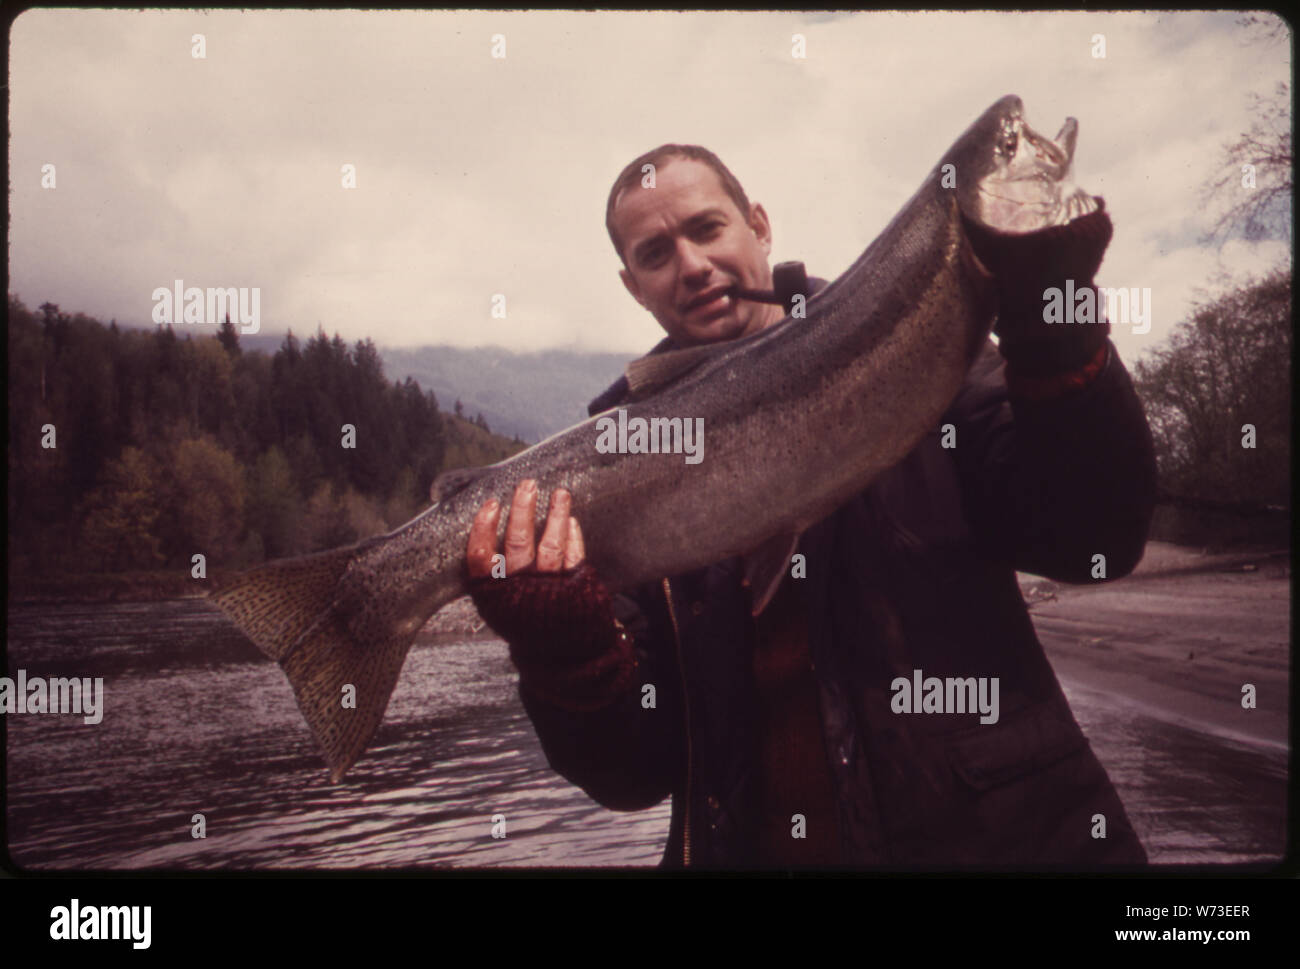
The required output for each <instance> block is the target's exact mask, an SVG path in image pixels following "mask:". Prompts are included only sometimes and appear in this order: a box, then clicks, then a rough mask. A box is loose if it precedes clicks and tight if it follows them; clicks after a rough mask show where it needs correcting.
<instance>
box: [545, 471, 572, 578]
mask: <svg viewBox="0 0 1300 969" xmlns="http://www.w3.org/2000/svg"><path fill="white" fill-rule="evenodd" d="M571 501H572V496H571V495H570V494H569V493H568V492H567V491H565V490H564V489H563V488H556V489H555V490H554V491H553V492H551V510H550V512H549V513H548V514H547V516H546V528H545V530H543V532H542V540H541V541H540V542H538V543H537V571H538V572H558V571H559V570H560V563H561V562H562V561H563V560H564V547H565V545H567V544H568V538H569V535H568V532H569V506H570V503H571Z"/></svg>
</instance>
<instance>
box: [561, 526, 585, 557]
mask: <svg viewBox="0 0 1300 969" xmlns="http://www.w3.org/2000/svg"><path fill="white" fill-rule="evenodd" d="M586 554H587V550H586V549H585V548H584V547H583V544H582V529H581V528H579V527H578V519H576V518H570V519H569V541H568V542H567V543H565V546H564V567H565V568H566V569H572V568H576V567H577V565H578V563H579V562H581V561H582V558H583V556H584V555H586Z"/></svg>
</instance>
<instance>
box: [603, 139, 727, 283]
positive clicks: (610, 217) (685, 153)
mask: <svg viewBox="0 0 1300 969" xmlns="http://www.w3.org/2000/svg"><path fill="white" fill-rule="evenodd" d="M672 158H689V159H691V160H692V161H698V162H703V163H704V164H706V165H708V166H709V167H710V168H712V169H713V170H714V171H715V172H717V173H718V178H719V179H721V180H722V187H723V188H724V189H725V190H726V192H727V194H728V195H729V196H731V200H732V201H733V202H735V203H736V208H738V209H740V214H741V215H742V216H744V217H745V218H746V219H748V218H749V198H748V197H747V196H746V195H745V190H744V189H743V188H741V187H740V182H739V180H738V179H737V178H736V176H735V175H733V174H731V169H729V168H727V166H726V165H724V164H722V159H721V158H719V157H718V156H717V155H715V154H714V153H713V152H711V151H709V149H707V148H701V147H700V146H699V145H674V144H668V145H660V146H659V147H658V148H652V149H651V150H650V151H647V152H646V153H645V154H644V155H638V156H637V157H636V158H634V159H632V161H630V162H628V163H627V167H625V168H624V169H623V170H622V171H621V172H619V175H618V178H616V179H615V180H614V187H613V188H611V189H610V190H609V201H608V202H606V203H605V229H606V230H607V231H608V232H609V240H610V242H612V243H614V251H615V252H617V253H618V257H619V258H620V259H622V260H623V264H624V265H627V258H626V257H625V256H624V255H623V243H622V242H621V241H620V240H619V238H618V236H617V235H616V234H615V233H614V206H615V205H616V204H618V197H619V195H621V194H622V193H623V192H624V190H626V189H629V188H632V187H634V186H637V185H640V184H641V178H642V176H643V174H644V173H643V172H642V171H641V169H642V167H643V166H645V165H654V166H655V168H656V169H659V168H662V167H663V165H664V163H665V162H667V161H668V160H669V159H672Z"/></svg>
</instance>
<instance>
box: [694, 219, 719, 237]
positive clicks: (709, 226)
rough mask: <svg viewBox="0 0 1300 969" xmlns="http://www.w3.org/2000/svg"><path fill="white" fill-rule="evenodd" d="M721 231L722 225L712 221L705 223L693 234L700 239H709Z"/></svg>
mask: <svg viewBox="0 0 1300 969" xmlns="http://www.w3.org/2000/svg"><path fill="white" fill-rule="evenodd" d="M721 230H722V223H721V222H718V221H716V220H714V221H712V222H705V223H704V224H703V225H701V226H700V227H699V229H697V230H696V232H695V234H696V235H697V236H699V237H700V238H701V239H711V238H712V237H713V236H716V235H717V234H718V233H719V232H720V231H721Z"/></svg>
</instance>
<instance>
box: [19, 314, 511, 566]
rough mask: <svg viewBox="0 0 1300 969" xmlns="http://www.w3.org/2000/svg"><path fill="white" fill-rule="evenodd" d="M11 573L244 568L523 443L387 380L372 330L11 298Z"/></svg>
mask: <svg viewBox="0 0 1300 969" xmlns="http://www.w3.org/2000/svg"><path fill="white" fill-rule="evenodd" d="M8 309H9V488H8V507H7V516H8V517H7V520H8V526H9V568H10V575H11V576H14V575H15V574H25V575H44V574H51V573H56V572H65V573H79V574H81V573H94V572H116V571H125V570H146V569H161V568H173V567H175V568H181V567H184V568H188V567H189V565H190V562H191V558H192V556H193V555H194V554H196V553H202V554H203V555H204V556H205V558H206V561H207V563H208V564H209V566H214V565H215V566H239V567H243V566H247V565H250V564H254V563H256V562H259V561H262V560H263V559H266V558H277V557H281V556H285V555H296V554H301V553H305V552H311V551H315V550H318V549H322V548H328V547H332V546H335V545H339V544H344V543H347V542H352V541H356V540H358V539H360V538H364V537H367V536H369V535H372V534H376V533H379V532H381V531H384V530H386V529H388V528H391V527H394V526H396V525H399V524H401V523H402V522H404V521H406V520H407V519H409V518H410V517H412V516H413V515H415V514H416V513H417V512H418V511H419V510H420V509H422V508H423V507H425V506H426V505H427V498H426V496H427V495H428V490H429V484H430V483H431V482H432V480H433V478H434V477H435V476H436V475H437V474H439V473H441V472H442V471H445V470H449V469H450V468H454V467H461V466H464V465H467V464H483V463H491V462H493V461H497V460H500V459H501V458H503V457H506V456H508V455H509V454H512V453H514V452H515V451H518V450H520V449H521V448H522V447H523V446H524V445H523V443H522V442H520V441H518V440H515V441H510V440H507V439H505V438H502V437H499V436H497V435H493V434H491V433H490V430H489V429H488V427H487V426H486V422H485V421H482V420H480V421H479V422H478V423H477V424H474V423H471V422H469V421H463V420H460V419H458V418H456V417H453V416H451V415H446V414H442V413H440V412H439V410H438V402H437V400H436V399H435V398H434V395H433V393H432V392H428V391H424V390H422V389H421V388H420V386H419V384H417V383H416V382H414V381H413V380H410V379H409V378H408V379H407V380H405V381H403V382H402V383H400V384H399V383H394V382H390V381H388V380H387V379H386V378H385V376H384V369H383V365H382V363H381V362H380V359H379V355H378V353H377V352H376V349H375V346H374V344H373V343H372V342H371V341H369V340H362V341H360V342H358V343H356V344H355V345H354V346H351V347H349V346H348V345H347V344H345V343H344V341H343V340H342V339H341V338H340V337H339V336H338V335H337V334H336V335H335V336H334V337H333V338H332V339H331V338H328V337H327V336H326V335H325V334H324V333H323V332H318V333H317V334H316V335H315V336H314V337H311V338H310V339H308V340H307V341H306V342H305V343H300V342H299V340H298V339H297V338H295V337H294V336H293V335H292V333H290V334H289V335H287V336H286V337H285V339H284V341H283V343H282V344H281V345H280V347H279V349H278V350H276V351H275V353H274V354H267V353H263V352H259V351H252V350H249V351H246V350H244V349H243V348H241V347H240V345H239V339H238V333H237V332H236V330H235V329H234V328H233V327H230V326H229V325H227V326H226V327H223V329H222V332H221V334H220V335H219V336H217V337H215V338H214V337H210V336H200V337H192V336H189V335H185V334H183V333H182V334H178V333H177V332H176V331H174V330H173V329H172V328H171V327H169V326H168V327H161V328H159V329H157V330H153V331H143V330H130V329H122V328H119V327H118V326H117V325H116V323H115V322H110V324H109V325H107V326H105V325H104V324H103V323H102V322H100V321H98V320H95V319H92V318H90V317H87V316H84V315H82V314H79V313H78V314H75V315H71V316H70V315H68V314H65V313H62V312H60V311H59V308H58V307H57V306H55V305H52V304H49V303H45V304H43V305H42V306H41V307H40V308H39V310H37V311H36V312H32V311H30V310H28V309H27V308H26V307H25V306H24V305H23V304H22V303H21V302H20V301H19V300H18V299H16V298H15V297H14V296H12V295H11V296H10V297H9V307H8Z"/></svg>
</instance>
